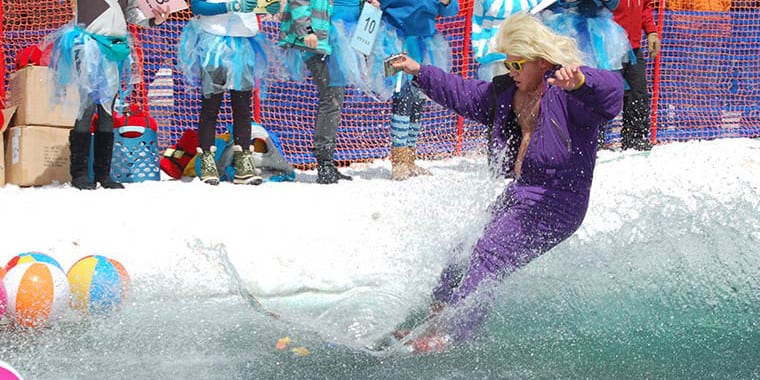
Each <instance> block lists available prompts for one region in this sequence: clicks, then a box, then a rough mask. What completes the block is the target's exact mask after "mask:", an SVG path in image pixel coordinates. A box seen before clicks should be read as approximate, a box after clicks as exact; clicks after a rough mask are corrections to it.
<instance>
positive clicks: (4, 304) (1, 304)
mask: <svg viewBox="0 0 760 380" xmlns="http://www.w3.org/2000/svg"><path fill="white" fill-rule="evenodd" d="M4 277H5V269H3V268H0V317H2V316H3V315H5V311H6V310H8V295H7V294H6V293H5V285H4V284H3V278H4ZM0 380H2V377H0Z"/></svg>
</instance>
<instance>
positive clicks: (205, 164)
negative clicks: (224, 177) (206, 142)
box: [195, 145, 219, 185]
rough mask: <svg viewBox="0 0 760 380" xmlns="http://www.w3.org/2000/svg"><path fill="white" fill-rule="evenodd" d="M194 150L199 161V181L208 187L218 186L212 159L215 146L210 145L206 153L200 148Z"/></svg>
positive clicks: (214, 161) (214, 162)
mask: <svg viewBox="0 0 760 380" xmlns="http://www.w3.org/2000/svg"><path fill="white" fill-rule="evenodd" d="M195 150H196V152H198V154H197V156H198V159H199V160H201V172H200V173H198V175H199V176H200V177H201V181H203V183H207V184H209V185H218V184H219V173H218V172H217V171H216V160H215V159H214V155H215V154H216V146H213V145H212V146H211V148H209V150H208V151H206V152H204V151H203V149H202V148H201V147H197V148H195Z"/></svg>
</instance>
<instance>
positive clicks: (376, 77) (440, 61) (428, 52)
mask: <svg viewBox="0 0 760 380" xmlns="http://www.w3.org/2000/svg"><path fill="white" fill-rule="evenodd" d="M401 52H406V54H407V55H408V56H409V57H410V58H412V59H414V60H415V61H417V62H419V63H421V64H425V65H433V66H436V67H438V68H440V69H441V70H443V71H446V72H449V71H451V57H452V53H451V45H449V42H448V41H446V39H445V38H443V36H442V35H441V34H439V33H436V34H434V35H432V36H426V37H421V36H407V37H399V35H398V33H397V32H396V31H395V28H393V27H390V26H389V27H387V29H386V30H382V31H381V34H380V37H378V39H377V41H375V47H374V49H373V53H372V54H371V55H370V56H369V57H368V65H369V67H370V78H371V79H372V82H371V83H370V85H371V90H372V92H373V93H375V94H376V96H377V97H379V98H380V99H383V100H387V99H389V98H390V97H391V96H392V95H393V92H394V91H395V88H396V82H397V81H398V80H399V77H397V76H394V77H385V75H384V73H385V71H384V68H383V60H384V59H385V58H387V57H388V56H389V55H391V54H397V53H401ZM409 79H411V77H410V76H408V75H402V77H401V80H409Z"/></svg>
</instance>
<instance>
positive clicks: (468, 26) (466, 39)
mask: <svg viewBox="0 0 760 380" xmlns="http://www.w3.org/2000/svg"><path fill="white" fill-rule="evenodd" d="M464 9H465V10H466V11H465V15H464V17H465V19H464V36H463V42H462V77H463V78H464V79H467V78H468V77H469V74H470V73H469V67H470V54H471V53H470V52H471V50H472V49H471V48H470V45H471V43H472V38H470V37H471V35H472V9H473V4H471V2H470V1H466V6H465V7H464ZM463 144H464V118H463V117H462V116H459V115H457V142H456V148H455V150H454V154H455V155H457V156H461V155H462V145H463Z"/></svg>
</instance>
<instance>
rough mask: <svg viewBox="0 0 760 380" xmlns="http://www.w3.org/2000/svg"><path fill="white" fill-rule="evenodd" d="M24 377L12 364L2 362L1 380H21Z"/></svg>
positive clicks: (0, 366) (0, 369)
mask: <svg viewBox="0 0 760 380" xmlns="http://www.w3.org/2000/svg"><path fill="white" fill-rule="evenodd" d="M21 379H22V377H21V375H19V373H18V372H16V370H15V369H14V368H13V367H11V365H10V364H8V363H6V362H4V361H2V360H0V380H21Z"/></svg>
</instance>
